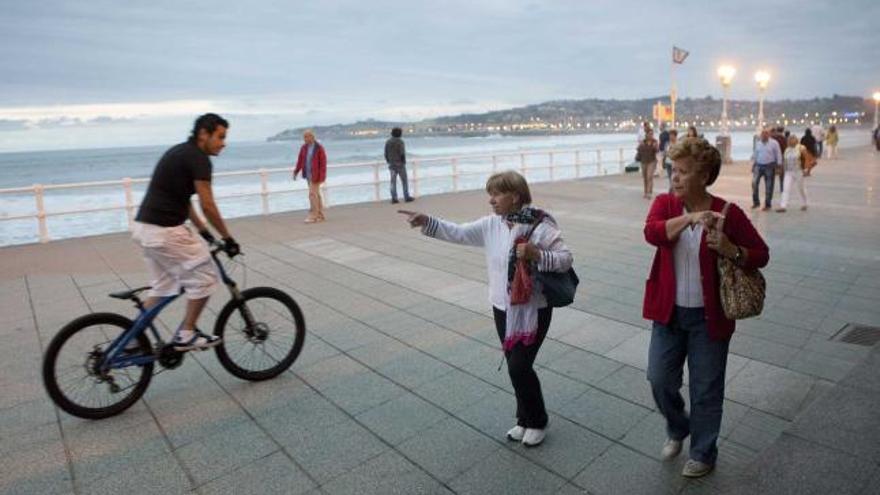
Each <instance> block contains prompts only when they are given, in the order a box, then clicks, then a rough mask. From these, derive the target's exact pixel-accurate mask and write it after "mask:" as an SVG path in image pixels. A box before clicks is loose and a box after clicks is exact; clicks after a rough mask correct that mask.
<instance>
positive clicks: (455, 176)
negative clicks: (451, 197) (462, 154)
mask: <svg viewBox="0 0 880 495" xmlns="http://www.w3.org/2000/svg"><path fill="white" fill-rule="evenodd" d="M452 191H453V192H455V191H458V158H453V159H452Z"/></svg>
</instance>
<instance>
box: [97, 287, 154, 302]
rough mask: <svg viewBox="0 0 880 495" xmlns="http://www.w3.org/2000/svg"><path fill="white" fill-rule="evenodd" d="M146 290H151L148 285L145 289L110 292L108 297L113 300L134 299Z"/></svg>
mask: <svg viewBox="0 0 880 495" xmlns="http://www.w3.org/2000/svg"><path fill="white" fill-rule="evenodd" d="M147 289H152V287H151V286H149V285H147V286H145V287H138V288H137V289H131V290H122V291H119V292H112V293H110V294H108V295H109V296H110V297H112V298H114V299H134V298H135V296H137V295H138V293H139V292H143V291H145V290H147Z"/></svg>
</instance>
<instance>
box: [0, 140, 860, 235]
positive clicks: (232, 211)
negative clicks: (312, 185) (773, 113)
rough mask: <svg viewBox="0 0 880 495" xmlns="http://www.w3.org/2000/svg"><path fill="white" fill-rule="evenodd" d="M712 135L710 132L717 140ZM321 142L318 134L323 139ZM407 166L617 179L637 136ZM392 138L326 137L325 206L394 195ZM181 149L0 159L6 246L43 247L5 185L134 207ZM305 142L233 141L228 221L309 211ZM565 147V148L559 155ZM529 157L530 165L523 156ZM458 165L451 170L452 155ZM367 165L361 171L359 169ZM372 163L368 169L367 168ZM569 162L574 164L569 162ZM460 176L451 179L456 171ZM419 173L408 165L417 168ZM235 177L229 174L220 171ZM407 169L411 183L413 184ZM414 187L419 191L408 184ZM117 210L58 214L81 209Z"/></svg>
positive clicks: (504, 143)
mask: <svg viewBox="0 0 880 495" xmlns="http://www.w3.org/2000/svg"><path fill="white" fill-rule="evenodd" d="M715 136H716V134H715V133H706V135H705V137H706V138H707V139H708V140H709V141H710V142H713V143H714V142H715ZM752 136H753V134H752V133H751V132H734V133H732V135H731V139H732V155H733V158H734V159H735V160H740V159H747V158H748V157H749V156H750V154H751V150H752ZM866 136H867V131H864V130H858V129H852V130H843V131H841V146H844V147H845V146H847V145H856V144H864V142H866V141H867V139H868V138H867V137H866ZM319 140H320V136H319ZM405 141H406V149H407V158H408V161H409V163H410V164H412V163H413V162H418V163H419V170H418V175H419V186H418V187H419V190H418V191H417V192H418V194H419V195H426V194H436V193H443V192H448V191H452V190H465V189H479V188H482V186H483V184H484V183H485V178H486V176H487V175H488V174H489V173H491V172H492V170H493V161H492V158H491V155H493V154H494V155H497V156H498V158H496V160H495V164H494V167H496V168H497V170H503V169H507V168H515V169H520V168H521V167H522V165H523V160H525V165H526V170H527V177H528V178H529V180H530V181H546V180H561V179H567V178H573V177H574V176H575V173H576V170H575V167H574V166H573V164H574V153H573V151H572V150H580V162H581V163H583V164H584V166H583V167H581V168H580V169H579V170H577V172H580V175H579V176H581V177H584V176H591V175H597V174H604V173H609V172H611V173H617V171H618V163H619V151H618V149H623V150H624V152H623V153H624V158H625V161H626V162H627V163H629V162H631V161H632V160H633V155H634V154H635V146H636V136H635V135H634V134H630V133H617V134H582V135H566V136H525V137H524V136H500V135H491V136H486V137H466V138H465V137H412V138H406V139H405ZM384 143H385V139H384V138H381V139H356V140H342V139H332V140H331V139H328V140H326V141H322V144H323V145H324V146H325V149H326V151H327V156H328V167H329V170H328V179H327V186H328V189H327V198H326V199H327V202H328V204H329V205H331V206H332V205H334V204H351V203H358V202H365V201H375V200H376V198H377V194H378V197H379V199H381V200H387V198H388V184H387V180H388V172H387V169H386V168H385V166H384V163H383V159H382V156H383V150H384ZM172 144H174V143H169V144H167V145H156V146H139V147H127V148H103V149H80V150H63V151H33V152H14V153H0V246H8V245H15V244H27V243H33V242H39V241H40V235H39V224H38V222H37V219H36V218H34V217H30V218H23V219H14V220H9V218H10V217H16V216H21V215H34V214H35V213H36V211H37V206H36V205H37V200H36V198H35V195H34V193H33V192H32V191H27V192H15V193H9V192H3V191H2V190H3V189H9V188H22V187H28V188H30V187H32V186H33V185H35V184H41V185H43V186H53V185H58V184H70V183H91V182H99V181H119V180H121V179H123V178H131V179H133V180H134V182H133V185H132V187H131V204H133V205H135V206H136V205H137V204H139V203H140V200H141V198H142V197H143V194H144V190H145V188H146V185H147V182H148V179H149V177H150V175H151V173H152V171H153V168H154V167H155V165H156V161H157V160H158V159H159V157H161V155H162V154H163V153H164V152H165V150H166V149H167V148H168V147H169V146H170V145H172ZM300 144H301V143H299V142H230V143H228V145H227V147H226V149H224V150H223V152H222V153H221V155H220V156H217V157H214V158H213V163H214V172H215V174H220V175H219V176H215V179H214V188H215V196H217V197H218V198H219V199H218V205H219V207H220V210H221V212H222V213H223V215H224V216H225V217H229V218H234V217H241V216H250V215H259V214H262V213H264V212H269V213H277V212H281V211H292V210H301V209H306V208H308V201H307V197H306V194H305V184H304V183H303V181H302V180H300V181H298V182H296V183H294V182H293V181H291V178H290V172H289V171H288V170H284V169H285V168H288V167H292V166H293V164H294V162H295V160H296V154H297V152H298V150H299V146H300ZM597 149H601V150H603V151H602V162H603V164H604V167H602V168H599V167H597V166H596V164H595V161H596V154H595V150H597ZM557 150H559V152H554V158H553V160H554V167H555V170H554V172H553V173H552V174H551V172H550V171H549V168H548V167H547V166H548V163H549V160H550V158H549V153H548V152H550V151H557ZM562 150H565V151H562ZM523 153H525V154H526V157H525V159H523V158H522V157H521V156H520V154H523ZM453 157H454V158H456V159H455V165H453V160H452V158H453ZM355 164H362V165H355ZM364 165H365V166H364ZM566 165H569V166H566ZM453 166H454V167H456V171H457V172H458V173H459V174H460V177H459V179H458V180H453V179H451V177H450V176H451V175H452V174H451V172H452V167H453ZM411 168H412V167H410V169H411ZM259 169H267V170H275V169H280V170H277V171H275V172H271V173H267V174H266V175H265V181H266V188H267V190H268V191H270V192H271V194H269V195H268V196H267V197H266V201H265V203H264V202H263V200H262V197H261V195H260V194H259V193H260V191H261V181H262V180H263V178H261V176H260V175H259V174H258V173H244V172H246V171H256V170H259ZM227 172H229V173H234V174H233V175H230V176H222V174H223V173H227ZM377 173H378V177H379V178H380V180H382V181H384V182H383V184H381V185H380V187H378V188H377V187H376V186H375V185H374V184H373V182H374V180H375V177H376V174H377ZM412 174H413V173H412V170H410V179H412ZM411 187H412V186H411ZM43 204H44V209H45V211H46V212H47V215H48V216H47V218H46V230H47V234H48V237H49V239H51V240H56V239H64V238H70V237H81V236H88V235H96V234H105V233H111V232H120V231H124V230H126V229H127V228H128V222H129V218H128V215H129V212H127V211H126V210H125V209H124V208H123V207H124V205H125V204H126V196H125V190H124V189H123V187H122V186H121V185H120V184H112V185H105V186H91V187H77V188H61V189H54V188H51V187H50V188H49V189H47V190H45V192H44V195H43ZM107 207H116V208H117V209H116V210H113V211H91V212H87V213H70V214H59V213H63V212H68V211H78V210H100V209H102V208H107Z"/></svg>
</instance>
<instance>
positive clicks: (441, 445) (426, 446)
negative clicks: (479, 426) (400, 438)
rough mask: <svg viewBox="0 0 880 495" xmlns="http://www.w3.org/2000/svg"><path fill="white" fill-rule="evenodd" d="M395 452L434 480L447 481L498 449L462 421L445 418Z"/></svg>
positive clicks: (403, 444)
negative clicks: (430, 475)
mask: <svg viewBox="0 0 880 495" xmlns="http://www.w3.org/2000/svg"><path fill="white" fill-rule="evenodd" d="M397 448H398V450H400V452H402V453H403V454H404V455H406V457H407V458H408V459H410V460H411V461H412V462H415V463H416V464H418V465H419V466H421V467H422V469H424V470H426V471H428V472H429V473H431V474H432V475H433V476H434V477H435V478H437V479H439V480H442V481H449V480H451V479H453V478H455V476H457V475H458V474H460V473H462V472H464V471H466V470H468V469H470V468H471V467H472V466H473V465H474V464H475V463H477V462H479V461H480V460H482V459H483V458H485V457H487V456H488V455H490V454H491V453H492V452H494V451H496V450H498V449H499V448H501V446H500V445H499V443H498V442H497V441H493V440H491V439H490V438H488V437H487V436H486V435H485V434H484V433H481V432H479V431H476V430H474V429H473V428H472V427H470V426H468V425H466V424H464V423H462V422H461V421H459V420H457V419H455V418H446V419H444V420H442V421H440V422H439V423H437V424H435V425H433V426H431V427H429V428H427V429H425V430H424V431H422V432H421V433H419V434H418V435H415V436H413V437H412V438H410V439H409V440H407V441H405V442H403V443H402V444H400V445H399V446H398V447H397Z"/></svg>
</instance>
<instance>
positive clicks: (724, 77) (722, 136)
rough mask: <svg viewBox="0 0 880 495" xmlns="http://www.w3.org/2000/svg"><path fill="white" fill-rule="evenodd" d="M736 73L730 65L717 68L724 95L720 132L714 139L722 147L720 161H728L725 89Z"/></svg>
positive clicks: (728, 130)
mask: <svg viewBox="0 0 880 495" xmlns="http://www.w3.org/2000/svg"><path fill="white" fill-rule="evenodd" d="M734 75H736V69H735V68H734V67H732V66H730V65H722V66H721V67H719V68H718V78H719V79H721V87H722V88H723V89H724V96H723V98H722V102H721V132H720V133H719V136H718V138H717V139H716V141H715V144H716V145H718V147H721V148H722V153H721V157H722V161H723V162H724V163H730V162H731V161H732V160H731V157H730V119H728V118H727V90H728V89H729V88H730V82H731V81H733V76H734Z"/></svg>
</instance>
